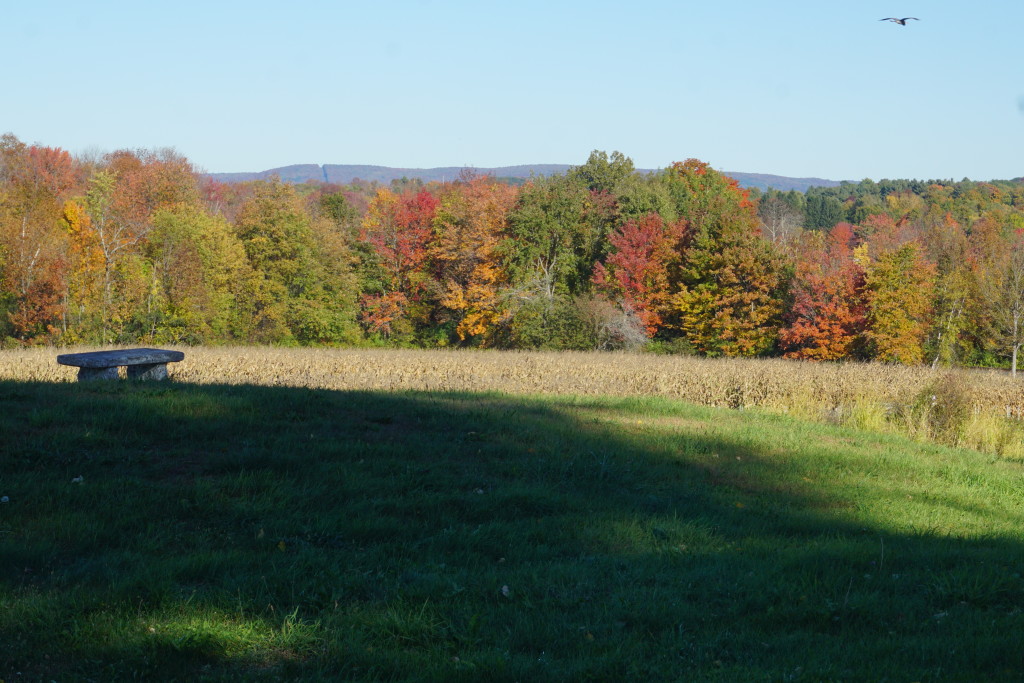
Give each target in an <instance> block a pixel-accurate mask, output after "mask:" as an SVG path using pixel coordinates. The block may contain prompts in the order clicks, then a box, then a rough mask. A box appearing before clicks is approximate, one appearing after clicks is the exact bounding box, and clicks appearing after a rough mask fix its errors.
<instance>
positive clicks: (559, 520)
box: [0, 356, 1024, 681]
mask: <svg viewBox="0 0 1024 683" xmlns="http://www.w3.org/2000/svg"><path fill="white" fill-rule="evenodd" d="M51 362H52V356H51ZM508 372H509V373H514V372H516V369H515V368H512V369H509V370H508ZM185 374H186V373H185V372H182V373H180V374H178V375H176V376H177V377H178V380H177V381H175V382H171V383H162V384H137V383H128V382H120V383H94V384H81V385H80V384H75V383H53V382H37V381H25V380H22V381H14V380H10V379H9V380H5V381H3V382H0V433H2V435H3V446H2V448H3V452H2V456H0V499H3V498H4V497H5V498H6V502H3V503H0V679H3V680H4V681H15V680H51V679H53V680H60V681H69V680H127V679H134V678H140V679H153V678H160V679H171V678H179V679H186V678H191V679H194V678H197V677H198V678H201V679H203V680H218V679H222V680H238V679H239V678H246V679H257V680H260V679H263V680H278V679H313V680H315V679H318V678H322V679H335V680H337V679H342V680H344V679H352V680H466V681H478V680H508V681H514V680H521V681H543V680H551V681H555V680H628V679H633V680H720V681H738V680H744V681H748V680H778V681H781V680H807V681H817V680H894V681H913V680H920V681H925V680H985V679H1002V680H1007V679H1019V678H1021V677H1022V676H1024V649H1022V648H1020V633H1021V632H1022V631H1024V611H1022V608H1024V579H1022V577H1021V571H1022V560H1024V531H1022V530H1024V485H1022V484H1024V477H1022V474H1024V472H1022V465H1021V464H1020V463H1018V462H1015V461H1011V460H1007V459H1005V458H999V457H995V456H991V455H983V454H981V453H978V452H976V451H970V450H958V449H953V448H948V447H944V446H938V445H929V444H922V443H918V442H914V441H911V440H908V439H905V438H902V437H900V436H897V435H894V434H879V433H870V432H866V431H859V430H856V429H853V428H850V427H846V426H842V425H829V424H823V423H820V422H817V423H815V422H808V421H801V420H799V419H796V418H794V417H792V416H784V415H775V414H769V413H766V412H763V411H760V410H744V411H737V410H730V409H727V408H717V407H706V406H694V405H689V404H685V403H681V402H678V401H677V400H675V399H671V398H663V397H639V396H638V397H628V396H620V397H602V396H597V395H588V396H560V395H557V394H551V395H533V396H520V395H514V394H511V393H498V392H493V391H492V392H484V393H476V392H468V391H451V390H447V389H446V390H410V389H405V388H401V387H397V388H396V390H394V391H379V390H375V391H369V390H359V391H355V390H350V391H342V390H337V389H322V388H320V389H314V388H309V387H303V386H252V385H245V384H235V385H221V384H212V383H208V384H201V383H190V382H185V381H183V379H182V375H185ZM284 383H285V382H281V384H284ZM293 383H296V384H298V383H301V382H293Z"/></svg>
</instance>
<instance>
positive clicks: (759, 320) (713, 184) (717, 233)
mask: <svg viewBox="0 0 1024 683" xmlns="http://www.w3.org/2000/svg"><path fill="white" fill-rule="evenodd" d="M666 182H667V183H668V187H669V192H670V195H671V197H672V198H673V201H674V204H675V208H676V211H677V213H678V215H679V217H680V219H681V220H683V221H685V222H686V232H685V234H684V239H683V245H684V246H683V251H682V253H681V255H680V260H679V267H678V268H677V269H675V270H674V272H672V273H671V279H672V285H673V288H674V291H673V297H672V304H671V306H672V309H673V317H674V323H675V325H676V326H677V327H678V329H679V330H680V331H681V332H682V333H683V335H684V336H685V337H686V339H687V340H688V341H689V342H690V344H691V345H692V346H693V347H694V348H696V349H697V350H699V351H700V352H702V353H705V354H708V355H712V356H718V355H726V356H751V355H757V354H762V353H765V352H767V351H768V350H770V349H771V348H772V347H773V346H774V344H775V342H776V338H777V334H778V327H779V324H780V319H779V316H780V314H781V312H782V301H781V296H782V289H783V287H784V279H783V262H782V260H781V259H780V257H779V256H778V255H777V254H776V253H775V251H774V249H773V248H772V245H771V244H770V243H769V242H767V241H766V240H765V239H764V238H763V237H762V236H761V234H760V228H759V225H758V219H757V214H756V211H755V207H754V205H753V203H751V202H750V201H749V199H748V196H747V193H746V192H745V191H744V190H742V189H740V187H739V185H738V184H737V183H736V181H735V180H733V179H731V178H727V177H726V176H723V175H722V174H720V173H718V172H717V171H715V170H713V169H712V168H710V167H709V166H708V165H707V164H705V163H704V162H701V161H698V160H696V159H689V160H687V161H685V162H681V163H679V162H677V163H675V164H673V165H672V167H671V168H669V169H668V170H667V171H666Z"/></svg>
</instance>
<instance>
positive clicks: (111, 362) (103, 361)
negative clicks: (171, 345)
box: [57, 349, 185, 368]
mask: <svg viewBox="0 0 1024 683" xmlns="http://www.w3.org/2000/svg"><path fill="white" fill-rule="evenodd" d="M184 358H185V354H184V353H182V352H181V351H165V350H163V349H123V350H118V351H88V352H86V353H65V354H62V355H60V356H57V362H58V363H60V364H61V365H73V366H75V367H78V368H113V367H120V366H122V365H153V364H156V363H177V362H178V361H180V360H183V359H184Z"/></svg>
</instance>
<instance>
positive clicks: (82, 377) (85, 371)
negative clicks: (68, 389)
mask: <svg viewBox="0 0 1024 683" xmlns="http://www.w3.org/2000/svg"><path fill="white" fill-rule="evenodd" d="M117 378H118V374H117V367H116V366H115V367H112V368H78V381H79V382H90V381H92V380H94V379H117Z"/></svg>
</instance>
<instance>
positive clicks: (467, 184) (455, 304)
mask: <svg viewBox="0 0 1024 683" xmlns="http://www.w3.org/2000/svg"><path fill="white" fill-rule="evenodd" d="M517 196H518V190H517V188H515V187H513V186H510V185H506V184H504V183H499V182H497V181H495V180H494V179H493V178H489V177H476V178H466V179H464V180H463V181H462V182H459V183H456V184H453V185H452V186H450V187H448V188H447V189H446V190H445V191H444V192H443V193H442V195H441V204H440V206H439V207H438V211H437V216H436V218H435V219H434V240H433V242H432V244H431V248H430V255H431V258H432V260H433V264H434V268H435V277H436V278H437V280H438V283H439V289H438V292H439V296H438V302H439V304H440V307H441V311H440V312H439V313H440V316H441V318H442V320H443V321H447V322H450V323H454V332H455V334H456V335H457V337H458V339H459V340H460V341H463V342H466V341H469V340H472V339H475V340H476V341H478V342H479V343H480V344H481V345H486V344H487V343H488V341H489V339H490V337H491V336H492V335H493V333H494V332H495V331H496V327H497V326H498V325H499V324H501V323H502V322H504V321H505V319H506V317H507V315H506V313H505V311H503V310H502V302H501V290H502V287H503V286H504V285H505V283H506V280H507V278H506V273H505V271H504V269H503V268H502V266H501V263H500V260H499V257H498V253H497V249H498V246H499V245H500V244H501V241H502V239H503V238H504V237H505V235H506V233H507V229H508V216H509V212H510V211H511V210H512V208H513V206H515V202H516V198H517Z"/></svg>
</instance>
